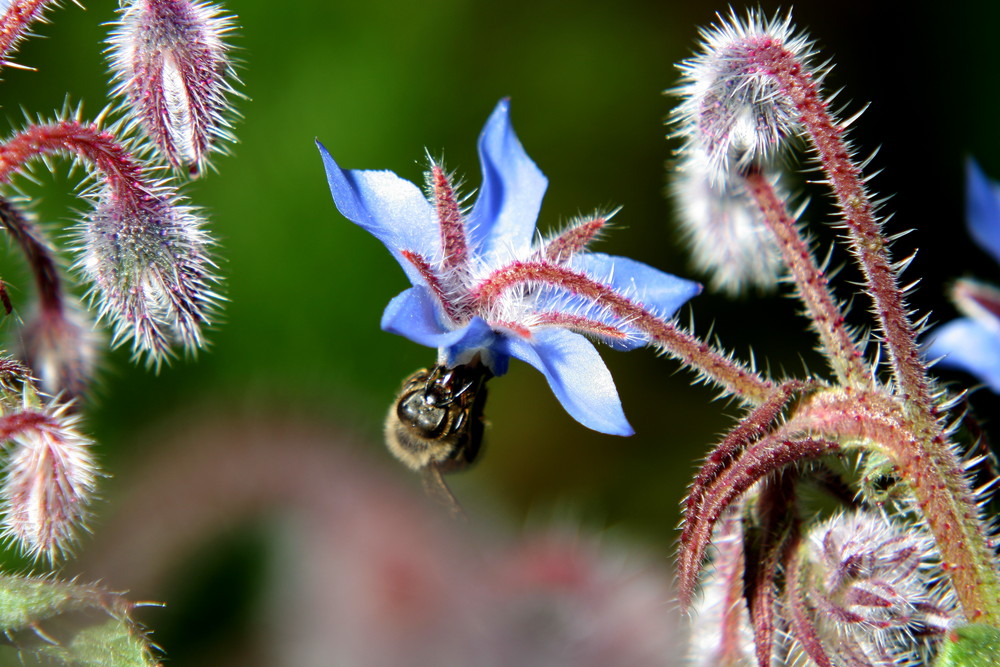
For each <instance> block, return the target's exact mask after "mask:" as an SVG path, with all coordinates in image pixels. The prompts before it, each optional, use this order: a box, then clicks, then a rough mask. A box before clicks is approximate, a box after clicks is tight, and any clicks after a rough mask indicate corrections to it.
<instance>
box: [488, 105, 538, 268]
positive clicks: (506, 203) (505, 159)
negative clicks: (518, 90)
mask: <svg viewBox="0 0 1000 667" xmlns="http://www.w3.org/2000/svg"><path fill="white" fill-rule="evenodd" d="M479 160H480V162H481V163H482V169H483V182H482V185H481V186H480V187H479V197H478V198H477V199H476V203H475V205H474V206H473V207H472V211H471V213H470V214H469V230H470V236H471V238H472V245H473V247H474V248H476V250H477V252H479V253H481V254H483V255H484V256H485V257H486V258H487V259H489V255H490V254H492V253H494V252H499V251H509V250H510V249H514V250H523V249H526V248H527V247H528V246H530V245H531V241H532V240H533V237H534V233H535V223H536V222H537V221H538V211H539V210H540V209H541V207H542V197H543V196H545V188H546V187H547V186H548V180H547V179H546V178H545V176H544V175H543V174H542V172H541V171H539V169H538V167H537V166H535V163H534V162H532V160H531V158H529V157H528V155H527V153H525V152H524V148H523V147H522V146H521V142H520V141H518V138H517V135H515V134H514V128H513V127H511V124H510V104H509V101H508V100H506V99H503V100H500V103H499V104H497V106H496V109H494V111H493V114H492V115H491V116H490V118H489V120H487V121H486V126H485V127H484V128H483V132H482V134H481V135H480V136H479Z"/></svg>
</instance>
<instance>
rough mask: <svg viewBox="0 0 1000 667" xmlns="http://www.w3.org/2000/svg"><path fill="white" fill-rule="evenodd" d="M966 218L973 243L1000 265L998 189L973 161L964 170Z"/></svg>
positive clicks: (999, 187) (999, 192)
mask: <svg viewBox="0 0 1000 667" xmlns="http://www.w3.org/2000/svg"><path fill="white" fill-rule="evenodd" d="M966 173H967V179H968V183H967V184H966V206H967V207H968V210H967V211H966V215H967V216H968V221H969V233H970V234H971V235H972V238H974V239H975V240H976V243H978V244H979V246H980V247H981V248H982V249H983V250H985V251H986V252H988V253H990V254H991V255H992V256H993V259H995V260H996V261H998V262H1000V186H998V185H997V183H996V182H995V181H993V180H991V179H989V178H987V176H986V174H984V173H983V172H982V170H981V169H980V168H979V165H978V164H976V162H975V160H971V159H970V160H969V161H968V166H967V168H966Z"/></svg>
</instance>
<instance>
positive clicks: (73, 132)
mask: <svg viewBox="0 0 1000 667" xmlns="http://www.w3.org/2000/svg"><path fill="white" fill-rule="evenodd" d="M52 153H70V154H72V155H76V156H77V157H79V158H81V159H82V160H84V161H85V162H87V163H89V165H90V166H91V167H93V168H94V169H96V170H97V171H99V172H101V173H102V174H103V175H104V177H105V179H106V180H107V182H108V185H109V186H110V187H111V188H112V189H113V190H114V191H115V192H117V193H118V194H119V195H121V194H125V193H128V194H130V195H131V196H135V197H141V196H142V195H143V194H144V193H145V192H146V189H145V188H144V187H143V185H142V165H140V164H139V163H138V162H137V161H136V160H135V159H134V158H133V157H132V156H131V155H130V154H129V153H128V151H127V150H126V149H125V147H124V146H122V145H121V144H120V143H119V142H118V141H117V140H116V139H115V136H114V135H113V134H111V133H110V132H106V131H102V130H101V129H100V128H99V127H98V126H97V125H96V124H89V125H85V124H84V123H81V122H80V121H77V120H63V121H59V122H56V123H51V124H48V125H32V126H30V127H28V128H26V129H25V130H23V131H21V132H19V133H17V134H15V135H14V136H12V137H11V138H10V139H8V140H7V141H6V142H4V143H3V144H0V183H7V182H10V179H11V177H12V176H13V175H14V174H15V173H16V172H17V171H18V170H20V169H21V168H23V167H24V166H25V164H27V163H28V162H29V161H30V160H32V159H34V158H37V157H42V156H44V155H49V154H52Z"/></svg>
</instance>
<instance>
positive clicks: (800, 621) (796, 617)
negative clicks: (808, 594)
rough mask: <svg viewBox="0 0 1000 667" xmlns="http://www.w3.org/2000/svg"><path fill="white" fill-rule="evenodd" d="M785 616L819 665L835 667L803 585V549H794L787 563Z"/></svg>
mask: <svg viewBox="0 0 1000 667" xmlns="http://www.w3.org/2000/svg"><path fill="white" fill-rule="evenodd" d="M784 602H785V605H784V607H785V610H786V613H785V618H786V619H787V620H788V629H789V631H790V632H791V635H792V637H794V638H795V641H797V642H798V643H799V645H800V646H801V647H802V650H804V651H805V652H806V655H808V656H809V657H810V658H811V659H812V661H813V662H815V663H816V665H817V667H834V665H833V662H832V661H831V660H830V657H829V656H828V655H827V654H826V649H824V648H823V642H822V640H821V639H820V637H819V633H818V632H817V630H816V626H815V625H813V621H812V615H811V614H810V613H809V608H808V607H807V603H806V599H805V591H804V590H803V587H802V549H794V550H792V552H791V554H790V556H789V558H788V560H787V562H786V563H785V596H784Z"/></svg>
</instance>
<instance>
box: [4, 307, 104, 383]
mask: <svg viewBox="0 0 1000 667" xmlns="http://www.w3.org/2000/svg"><path fill="white" fill-rule="evenodd" d="M20 338H21V347H22V358H23V359H24V360H25V363H27V365H28V367H30V368H31V369H33V371H34V374H35V376H37V378H38V380H39V382H40V386H41V388H42V390H43V391H44V392H45V393H47V394H50V395H52V396H55V395H57V394H62V396H63V398H75V397H77V396H82V395H83V393H84V392H85V391H86V390H87V388H88V387H89V386H90V382H91V380H92V379H93V377H94V372H95V370H96V365H97V349H98V343H99V342H100V336H98V335H97V333H96V332H95V331H94V330H93V327H92V326H91V323H90V322H89V321H88V318H87V316H86V314H85V313H84V312H83V311H82V310H80V308H78V307H77V305H76V303H75V302H70V300H69V298H68V297H65V296H64V297H63V300H62V302H61V307H60V308H46V307H44V306H43V305H39V307H38V308H37V309H36V310H35V312H34V313H32V314H31V316H30V317H29V318H28V319H27V320H26V321H25V323H24V327H23V328H22V330H21V335H20Z"/></svg>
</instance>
